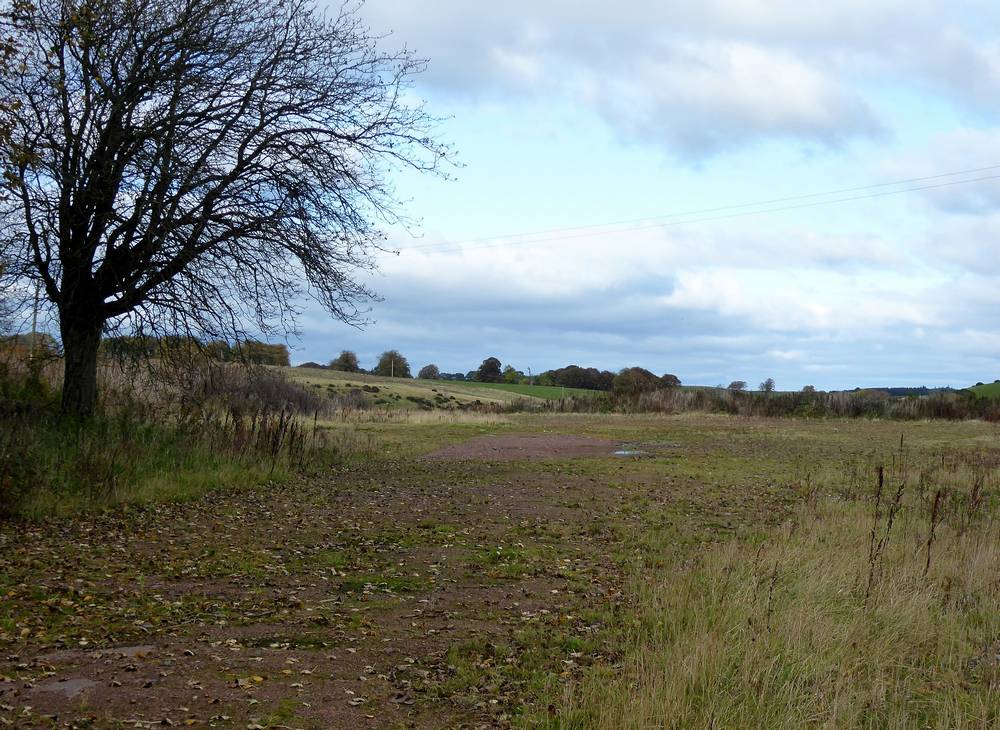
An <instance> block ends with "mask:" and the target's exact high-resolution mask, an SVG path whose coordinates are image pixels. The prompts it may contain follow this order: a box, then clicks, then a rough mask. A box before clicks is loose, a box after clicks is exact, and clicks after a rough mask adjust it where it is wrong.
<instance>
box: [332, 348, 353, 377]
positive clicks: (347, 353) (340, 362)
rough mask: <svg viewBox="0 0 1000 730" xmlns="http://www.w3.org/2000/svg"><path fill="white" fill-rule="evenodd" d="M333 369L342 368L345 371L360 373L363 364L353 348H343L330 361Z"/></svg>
mask: <svg viewBox="0 0 1000 730" xmlns="http://www.w3.org/2000/svg"><path fill="white" fill-rule="evenodd" d="M330 369H331V370H341V371H343V372H345V373H360V372H361V365H360V363H359V362H358V356H357V354H356V353H354V352H352V351H351V350H341V351H340V354H339V355H337V357H335V358H334V359H333V360H331V361H330Z"/></svg>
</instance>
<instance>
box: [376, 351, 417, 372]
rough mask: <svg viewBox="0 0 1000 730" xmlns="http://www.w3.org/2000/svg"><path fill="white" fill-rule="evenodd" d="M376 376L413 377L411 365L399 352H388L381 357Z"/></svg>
mask: <svg viewBox="0 0 1000 730" xmlns="http://www.w3.org/2000/svg"><path fill="white" fill-rule="evenodd" d="M374 374H375V375H381V376H383V377H386V378H412V377H413V376H412V375H410V363H409V362H407V361H406V358H405V357H403V356H402V355H401V354H400V353H399V350H386V351H385V352H383V353H382V354H381V355H379V358H378V364H376V365H375V371H374Z"/></svg>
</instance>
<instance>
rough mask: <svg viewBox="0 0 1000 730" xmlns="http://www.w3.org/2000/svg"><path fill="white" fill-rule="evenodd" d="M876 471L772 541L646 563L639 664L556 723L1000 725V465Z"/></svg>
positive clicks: (633, 661)
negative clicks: (881, 478)
mask: <svg viewBox="0 0 1000 730" xmlns="http://www.w3.org/2000/svg"><path fill="white" fill-rule="evenodd" d="M870 476H871V481H870V482H869V483H868V486H869V489H867V490H864V491H861V492H856V491H853V490H851V489H849V488H847V487H846V486H845V485H843V484H841V485H838V486H837V487H836V489H830V490H827V493H825V494H824V493H823V492H822V491H817V492H815V493H812V494H811V498H809V499H806V500H805V501H804V503H803V504H802V506H801V507H800V508H799V510H798V512H797V513H796V514H795V516H794V519H792V520H791V521H789V522H788V523H787V524H785V525H784V526H783V527H782V528H781V529H780V530H777V531H776V532H775V533H774V534H772V535H771V536H770V537H769V538H768V539H767V540H766V541H764V542H760V543H758V544H748V543H746V542H732V543H730V544H728V545H725V546H723V547H719V548H716V549H713V550H712V551H711V552H709V553H707V554H705V555H703V556H702V557H701V558H700V559H699V560H698V561H697V563H696V564H695V565H694V566H693V567H690V568H688V569H686V570H681V571H676V572H668V573H666V574H662V573H661V574H656V575H650V574H648V573H646V572H644V570H643V569H642V566H638V568H637V570H636V573H635V575H634V576H633V579H632V583H631V593H632V595H633V596H634V598H635V605H636V606H637V610H638V617H637V620H636V621H635V622H634V623H632V624H629V625H628V631H627V637H628V638H627V640H626V644H625V646H623V647H622V649H623V657H624V658H623V660H622V662H621V665H620V666H619V667H618V668H617V671H616V672H614V673H613V674H610V675H605V676H602V677H597V678H592V679H591V680H590V681H589V682H587V683H585V684H583V685H579V686H576V687H574V688H573V689H572V690H571V691H570V692H569V694H568V696H567V698H566V712H565V713H563V714H562V715H561V716H560V718H559V719H558V720H557V721H555V722H554V724H555V725H557V726H559V727H579V728H609V729H610V728H636V729H638V728H654V727H667V728H750V727H753V728H801V727H823V728H841V727H865V728H995V727H1000V525H998V524H997V521H996V511H997V483H998V480H997V465H996V464H995V463H991V462H990V460H988V459H984V458H980V457H976V458H970V459H963V460H957V461H956V460H954V459H952V460H950V461H949V460H948V459H947V458H945V459H944V460H943V463H942V462H937V463H925V464H923V465H920V466H913V467H909V468H905V467H903V466H901V465H898V468H897V469H896V470H893V471H890V472H887V476H886V479H885V482H884V483H883V485H882V488H881V490H880V494H879V495H878V496H876V493H877V491H878V490H877V488H876V486H875V477H874V475H872V474H870ZM897 495H898V498H897ZM928 558H929V560H928ZM550 724H553V723H550Z"/></svg>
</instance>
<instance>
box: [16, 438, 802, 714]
mask: <svg viewBox="0 0 1000 730" xmlns="http://www.w3.org/2000/svg"><path fill="white" fill-rule="evenodd" d="M621 443H622V440H618V439H617V438H593V437H584V436H578V435H576V436H574V435H571V436H558V435H553V434H544V433H543V434H540V435H530V434H529V435H516V434H501V435H492V436H490V435H487V436H479V437H475V438H471V439H468V438H467V439H464V440H462V442H460V443H456V444H453V445H451V446H448V447H445V448H444V449H441V450H437V451H434V452H433V453H431V454H430V455H429V456H428V457H427V458H424V457H414V458H395V457H394V458H388V457H386V458H372V457H370V458H366V459H364V460H359V459H353V460H352V459H347V460H345V461H344V462H342V463H339V464H336V465H331V466H330V467H329V469H328V470H327V471H326V472H325V473H323V474H320V475H316V476H312V477H310V478H307V479H306V478H303V479H300V480H297V481H295V482H294V483H290V484H285V485H273V486H271V487H270V488H268V489H262V490H253V491H240V490H233V491H230V492H223V493H215V494H213V495H210V496H209V497H207V498H204V499H201V500H198V501H196V502H192V503H188V504H174V505H166V506H157V507H147V508H143V509H138V508H132V509H129V510H116V511H113V512H108V513H106V514H102V515H89V516H84V517H79V518H74V519H71V520H60V521H58V522H53V523H50V524H34V525H12V524H4V525H0V608H2V610H3V614H2V615H0V652H2V656H0V722H2V723H3V724H5V725H9V726H14V727H47V726H57V727H143V726H153V725H156V726H195V727H199V726H209V727H234V728H263V727H276V728H277V727H282V728H293V727H294V728H351V729H352V730H354V729H357V728H383V727H400V728H439V727H467V728H477V727H482V728H486V727H506V726H509V725H511V724H516V723H521V724H532V723H537V722H541V721H544V719H545V718H552V717H553V716H555V715H557V714H558V712H559V707H558V703H553V699H552V698H555V697H559V696H560V693H561V692H562V688H563V687H565V686H566V685H567V684H571V683H572V682H573V681H574V678H576V677H579V676H580V674H581V673H582V672H586V671H589V670H590V669H591V668H593V667H596V666H605V667H610V668H612V669H613V666H614V662H615V661H616V647H617V646H618V639H617V637H618V632H619V631H620V630H621V626H620V622H619V621H618V619H619V618H620V613H621V611H622V610H623V607H625V606H626V604H627V600H628V598H627V595H626V594H625V587H624V584H623V581H624V575H625V572H626V571H625V566H627V565H628V562H629V554H630V551H635V550H639V549H642V544H643V543H642V539H641V538H642V535H643V534H644V533H645V532H648V531H649V530H655V529H659V530H674V531H676V532H677V534H678V539H677V541H676V544H677V546H678V550H686V549H688V548H689V547H690V546H692V545H693V546H697V545H701V544H708V543H710V542H713V541H716V540H718V539H722V538H724V537H725V536H726V535H728V534H731V533H732V532H733V531H734V530H736V529H737V528H738V527H739V526H740V525H753V524H757V523H760V522H763V521H771V520H773V519H775V517H774V515H775V514H777V512H776V510H780V509H781V506H782V505H784V504H785V503H786V501H787V499H788V498H789V491H788V489H787V488H786V485H783V484H780V483H778V482H776V481H775V480H773V479H771V478H769V477H767V476H766V475H763V474H754V473H748V474H746V475H745V477H743V478H742V480H741V484H740V488H739V489H738V490H734V489H732V488H731V487H729V486H727V485H726V484H719V483H716V482H715V481H712V480H699V479H698V478H697V477H696V476H692V475H691V474H690V473H689V472H690V470H687V469H681V468H677V466H676V461H675V459H674V457H673V456H670V457H667V456H663V455H661V457H662V458H652V459H621V458H617V457H615V456H613V455H611V453H612V452H613V451H614V450H615V449H616V448H618V447H619V446H620V445H621ZM700 448H701V453H702V454H703V455H704V454H706V453H709V452H710V451H711V450H712V449H720V450H722V451H725V450H727V449H729V450H730V451H732V450H733V449H735V450H737V451H739V452H740V453H747V452H748V450H751V449H752V447H748V446H747V445H746V444H744V443H740V444H738V445H735V446H734V445H733V444H732V443H731V442H730V441H727V440H726V439H725V438H722V437H719V438H718V439H717V441H713V442H712V443H711V444H708V445H706V444H701V447H700ZM655 456H656V455H655V454H654V457H655Z"/></svg>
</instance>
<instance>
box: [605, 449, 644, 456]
mask: <svg viewBox="0 0 1000 730" xmlns="http://www.w3.org/2000/svg"><path fill="white" fill-rule="evenodd" d="M614 456H649V452H648V451H639V450H637V449H618V451H616V452H614Z"/></svg>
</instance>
